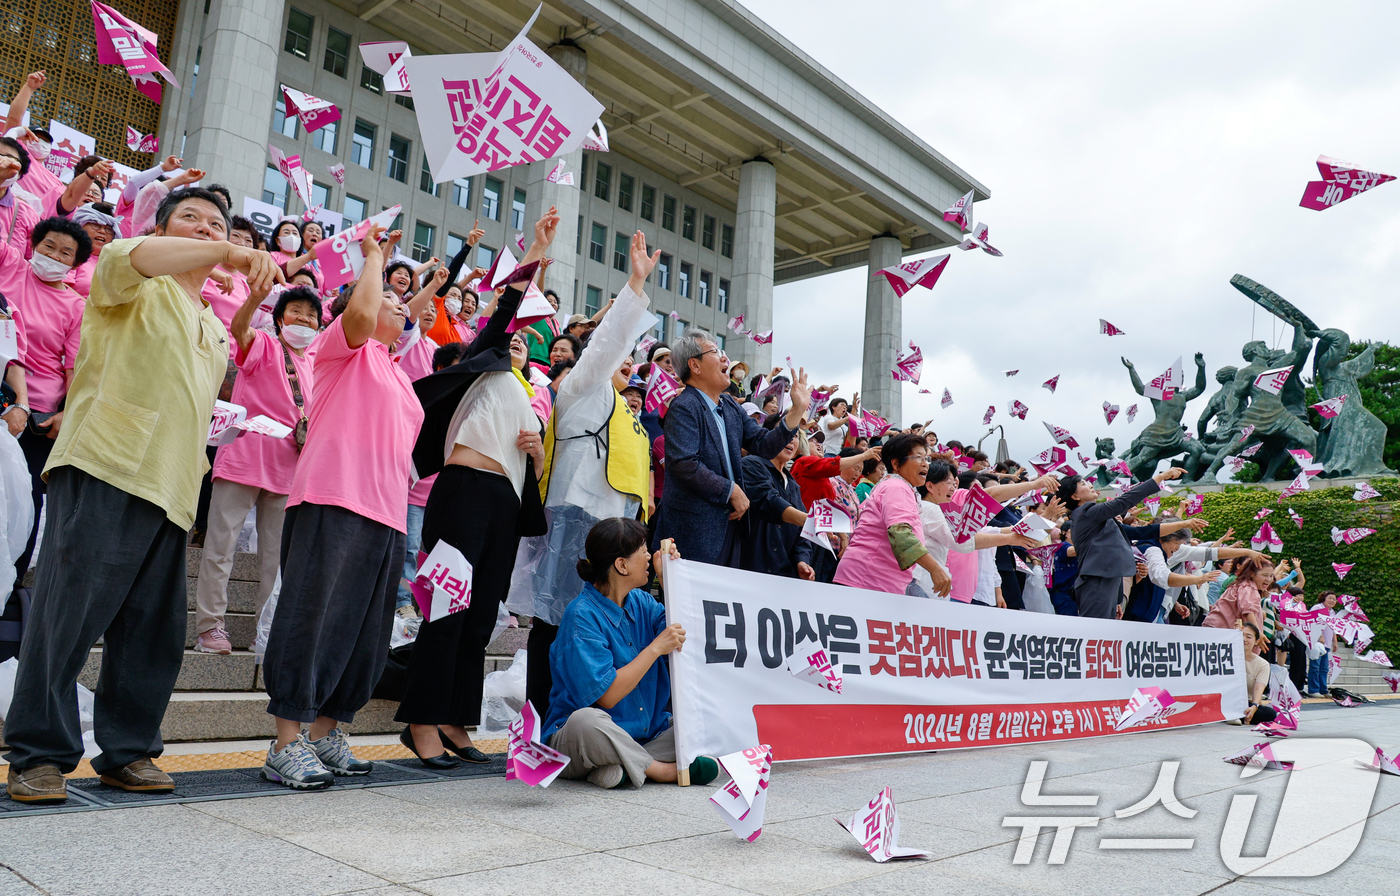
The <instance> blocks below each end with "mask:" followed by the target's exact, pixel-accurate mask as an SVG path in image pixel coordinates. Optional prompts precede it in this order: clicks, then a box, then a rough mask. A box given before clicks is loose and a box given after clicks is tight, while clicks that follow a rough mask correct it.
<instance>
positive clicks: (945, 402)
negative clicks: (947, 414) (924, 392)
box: [938, 389, 953, 410]
mask: <svg viewBox="0 0 1400 896" xmlns="http://www.w3.org/2000/svg"><path fill="white" fill-rule="evenodd" d="M938 404H939V406H940V407H942V408H943V409H944V410H947V409H948V408H950V407H952V406H953V393H952V392H949V391H948V390H947V389H944V390H943V398H942V400H940V401H939V402H938Z"/></svg>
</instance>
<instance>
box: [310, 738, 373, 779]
mask: <svg viewBox="0 0 1400 896" xmlns="http://www.w3.org/2000/svg"><path fill="white" fill-rule="evenodd" d="M307 746H309V747H311V752H313V753H315V754H316V758H317V759H319V760H321V764H322V765H323V766H325V767H326V768H328V769H330V771H331V773H332V774H334V775H367V774H369V773H370V772H372V771H374V763H373V762H370V761H369V760H368V759H357V758H355V754H354V753H352V752H350V741H349V739H348V738H346V736H345V732H344V731H341V730H340V729H339V728H332V729H331V730H330V732H329V733H327V734H326V736H325V737H323V738H321V739H320V740H313V741H309V742H308V743H307Z"/></svg>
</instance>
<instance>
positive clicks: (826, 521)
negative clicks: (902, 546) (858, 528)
mask: <svg viewBox="0 0 1400 896" xmlns="http://www.w3.org/2000/svg"><path fill="white" fill-rule="evenodd" d="M851 529H852V525H851V518H850V516H848V515H847V514H846V511H844V510H842V509H841V508H840V507H837V506H836V505H834V504H832V503H831V502H830V501H827V500H825V499H822V498H818V499H817V500H816V501H813V502H812V509H811V511H810V512H808V514H807V521H806V522H805V523H803V524H802V533H801V534H802V537H803V538H805V539H807V540H808V541H810V542H812V543H813V544H818V545H821V546H822V547H824V548H826V549H827V550H828V551H830V552H831V554H832V556H835V555H836V550H835V549H834V548H832V546H831V541H830V539H829V538H828V535H827V533H837V534H849V533H850V532H851ZM817 646H818V647H820V646H821V645H820V644H818V645H817ZM796 659H797V658H795V660H796ZM788 671H789V672H792V673H793V674H794V675H796V674H797V672H796V671H794V670H793V668H792V666H791V665H789V666H788ZM837 690H838V691H839V690H840V688H839V687H838V688H837Z"/></svg>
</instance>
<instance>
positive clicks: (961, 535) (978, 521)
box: [943, 482, 1002, 544]
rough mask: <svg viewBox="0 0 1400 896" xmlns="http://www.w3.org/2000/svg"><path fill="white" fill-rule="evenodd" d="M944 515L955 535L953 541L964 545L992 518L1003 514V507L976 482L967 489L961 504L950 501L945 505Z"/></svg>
mask: <svg viewBox="0 0 1400 896" xmlns="http://www.w3.org/2000/svg"><path fill="white" fill-rule="evenodd" d="M943 507H944V508H945V511H944V515H945V516H946V517H947V518H948V524H949V528H950V531H951V532H952V533H953V540H954V541H956V542H957V543H958V544H962V543H964V542H965V541H967V540H968V539H969V538H971V537H972V536H974V535H976V534H977V532H978V531H979V530H980V529H981V528H982V527H983V526H985V525H987V521H988V520H990V519H991V518H992V517H994V516H996V515H997V514H998V513H1001V511H1002V506H1001V505H1000V504H998V503H997V501H996V499H995V498H993V497H992V496H991V495H989V494H987V490H986V489H984V488H982V485H981V483H977V482H974V483H972V486H971V487H970V488H969V489H967V494H965V495H963V500H962V502H961V503H958V502H955V501H950V502H949V503H947V504H944V505H943Z"/></svg>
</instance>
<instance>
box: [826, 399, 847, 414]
mask: <svg viewBox="0 0 1400 896" xmlns="http://www.w3.org/2000/svg"><path fill="white" fill-rule="evenodd" d="M838 404H844V405H845V406H846V407H848V408H849V407H850V406H851V403H850V402H849V401H847V400H846V399H844V398H833V399H831V404H829V405H827V407H828V408H830V409H831V410H833V411H834V410H836V406H837V405H838Z"/></svg>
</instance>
